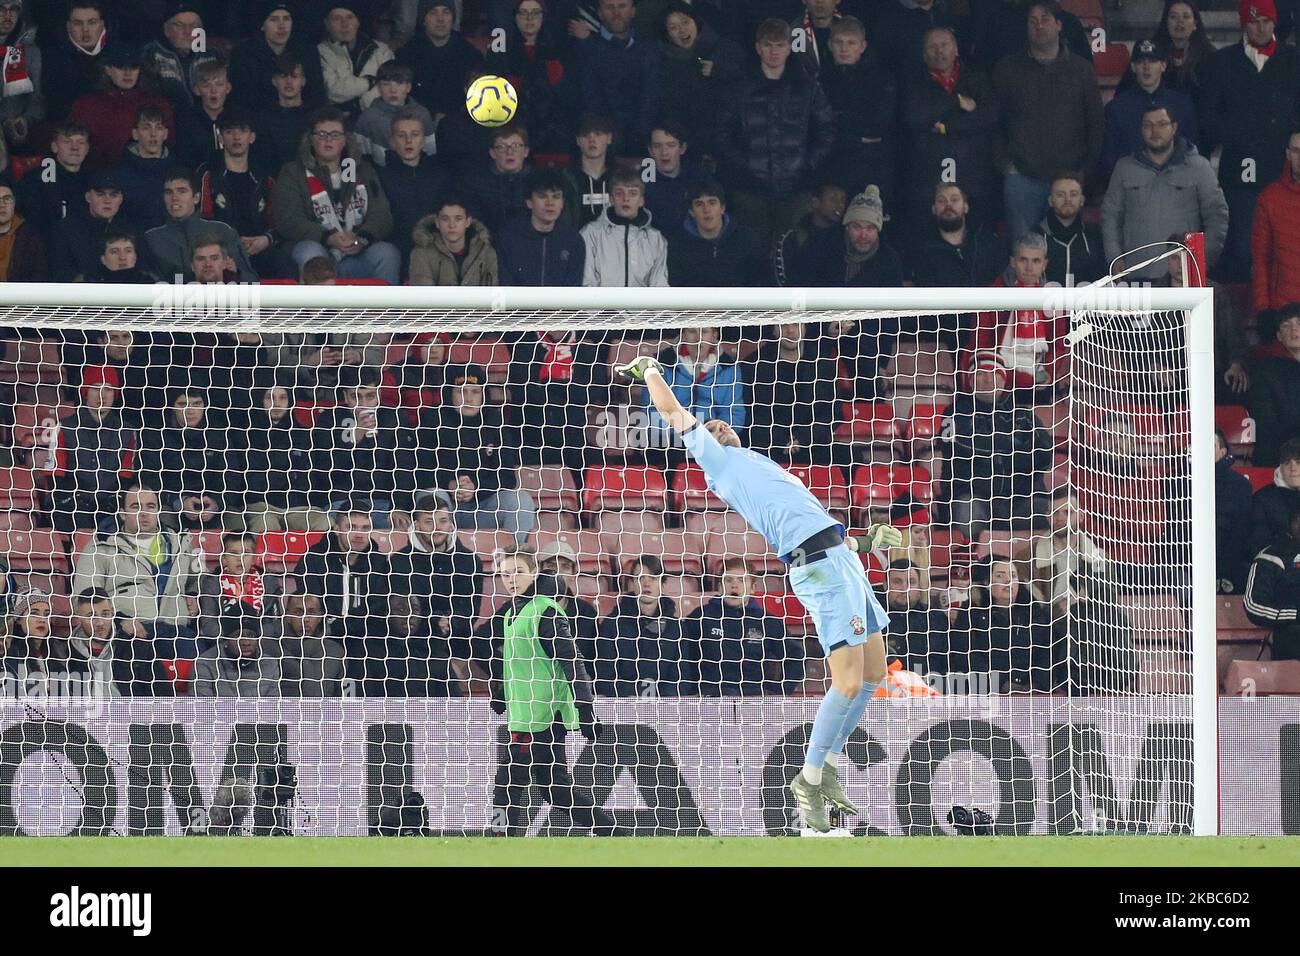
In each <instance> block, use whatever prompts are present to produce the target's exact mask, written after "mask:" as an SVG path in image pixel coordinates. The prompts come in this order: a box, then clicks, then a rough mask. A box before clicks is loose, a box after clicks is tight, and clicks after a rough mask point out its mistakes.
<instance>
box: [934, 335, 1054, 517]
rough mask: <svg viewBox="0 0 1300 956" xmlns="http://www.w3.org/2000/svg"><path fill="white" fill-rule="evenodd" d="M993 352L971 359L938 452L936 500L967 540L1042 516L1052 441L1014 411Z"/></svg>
mask: <svg viewBox="0 0 1300 956" xmlns="http://www.w3.org/2000/svg"><path fill="white" fill-rule="evenodd" d="M1009 382H1010V375H1009V374H1008V369H1007V367H1006V364H1005V363H1004V362H1003V360H1002V356H1001V355H1000V354H999V353H998V352H997V351H996V350H993V349H982V350H979V351H977V352H975V353H974V355H973V356H972V357H971V362H970V365H969V376H968V383H969V384H968V385H967V387H966V388H964V389H963V390H962V391H961V392H959V393H958V394H957V395H956V397H955V398H954V399H953V401H952V403H951V404H950V405H949V406H948V407H947V409H945V410H944V427H943V428H942V429H941V431H940V441H939V446H940V449H941V455H942V458H943V460H944V462H943V474H944V476H945V477H946V479H947V481H946V482H945V484H944V486H943V488H942V491H941V493H940V495H939V497H938V498H937V499H936V500H937V501H938V502H939V503H940V504H941V505H942V506H943V507H942V510H944V511H946V512H947V516H948V521H949V524H950V526H951V527H952V528H953V530H955V531H960V532H961V533H962V534H964V535H965V536H966V538H967V539H968V540H972V541H973V540H975V539H976V538H978V537H979V535H980V533H981V532H982V531H986V530H988V529H989V528H992V527H997V528H1006V527H1024V526H1026V525H1029V524H1031V523H1032V522H1033V521H1034V520H1035V519H1036V518H1037V517H1039V516H1041V515H1043V514H1044V513H1045V511H1046V502H1045V498H1046V491H1047V489H1046V486H1045V485H1044V483H1043V476H1044V475H1045V474H1046V473H1047V472H1048V471H1049V470H1050V469H1051V467H1052V455H1053V445H1052V436H1051V435H1050V434H1049V433H1048V432H1047V430H1046V429H1045V428H1044V427H1043V426H1042V424H1041V423H1040V422H1039V421H1038V419H1037V418H1036V417H1035V415H1034V412H1033V409H1030V408H1021V407H1018V406H1017V405H1016V401H1015V398H1014V397H1013V395H1012V394H1011V392H1010V390H1009V389H1008V388H1007V386H1008V384H1009Z"/></svg>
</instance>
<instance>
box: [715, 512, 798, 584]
mask: <svg viewBox="0 0 1300 956" xmlns="http://www.w3.org/2000/svg"><path fill="white" fill-rule="evenodd" d="M718 517H719V518H722V519H724V520H723V521H720V522H718V523H717V524H716V525H712V526H710V530H709V533H708V534H706V535H705V537H704V548H705V553H706V555H707V558H708V568H707V570H708V571H709V573H710V574H720V573H721V571H722V562H723V561H724V560H725V559H726V558H744V559H745V560H746V561H748V562H749V566H750V567H751V568H752V569H753V571H754V573H755V574H766V573H768V572H773V573H775V572H778V571H783V570H785V565H784V564H782V563H781V559H780V558H779V557H777V555H775V554H773V553H772V550H771V548H769V547H768V544H767V542H766V541H765V540H764V539H763V536H762V535H761V534H759V533H758V532H757V531H755V530H753V529H752V528H750V527H749V525H748V524H746V523H745V519H744V518H741V517H740V515H738V514H736V513H735V512H730V511H729V512H727V513H726V514H724V515H719V516H718Z"/></svg>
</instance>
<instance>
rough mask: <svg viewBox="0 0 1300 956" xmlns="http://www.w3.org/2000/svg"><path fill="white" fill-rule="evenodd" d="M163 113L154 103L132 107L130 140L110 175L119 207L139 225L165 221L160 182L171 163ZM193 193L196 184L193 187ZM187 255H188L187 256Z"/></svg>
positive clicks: (163, 180) (159, 224) (163, 184)
mask: <svg viewBox="0 0 1300 956" xmlns="http://www.w3.org/2000/svg"><path fill="white" fill-rule="evenodd" d="M169 135H171V134H170V133H169V132H168V130H167V114H165V113H164V112H163V111H162V109H161V108H159V107H157V106H142V107H140V108H139V109H138V110H136V111H135V126H133V127H132V129H131V139H132V141H133V142H132V143H131V144H130V145H129V146H127V148H126V152H125V153H123V154H122V162H121V163H120V164H118V166H117V168H116V169H115V170H113V175H115V176H116V177H117V180H118V182H120V183H121V184H122V195H123V197H124V198H123V203H122V208H123V210H125V212H126V214H127V216H129V217H130V218H131V220H132V221H134V222H137V223H139V224H140V228H142V229H153V228H154V227H155V226H161V225H162V224H163V223H164V222H166V221H167V203H166V199H165V197H164V186H165V184H166V182H167V176H168V175H169V174H170V171H171V170H172V169H173V167H174V166H175V160H174V159H172V151H171V148H170V147H169V146H168V145H167V138H168V136H169ZM195 190H196V195H197V186H196V187H195ZM187 258H188V257H187Z"/></svg>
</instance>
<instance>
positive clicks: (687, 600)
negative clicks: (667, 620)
mask: <svg viewBox="0 0 1300 956" xmlns="http://www.w3.org/2000/svg"><path fill="white" fill-rule="evenodd" d="M663 593H664V597H668V598H672V600H673V603H674V604H676V605H677V616H678V617H679V618H684V617H689V616H690V615H691V614H692V613H693V612H694V611H695V610H696V609H697V608H699V606H700V604H702V603H703V601H704V595H703V594H702V593H701V592H700V580H699V578H697V577H693V576H689V575H688V576H684V577H678V576H677V575H675V574H666V575H664V579H663Z"/></svg>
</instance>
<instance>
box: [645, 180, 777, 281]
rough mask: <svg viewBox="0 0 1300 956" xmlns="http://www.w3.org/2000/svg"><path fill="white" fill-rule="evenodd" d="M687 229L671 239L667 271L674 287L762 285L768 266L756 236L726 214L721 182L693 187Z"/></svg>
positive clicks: (709, 182)
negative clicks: (755, 239) (764, 270)
mask: <svg viewBox="0 0 1300 956" xmlns="http://www.w3.org/2000/svg"><path fill="white" fill-rule="evenodd" d="M690 204H691V211H690V218H689V219H688V220H687V221H686V229H685V230H684V231H683V232H682V233H680V234H679V235H676V236H673V237H672V238H670V239H669V240H668V273H669V275H671V276H672V277H673V285H674V286H713V287H720V286H753V285H762V281H761V276H762V273H763V267H764V265H765V263H764V260H763V255H762V253H761V252H760V251H759V248H758V244H757V243H756V242H755V241H754V237H753V236H752V235H751V234H750V233H749V230H747V229H746V228H745V227H744V226H743V225H740V224H739V223H737V222H736V221H735V220H734V219H732V218H731V216H729V215H727V197H726V192H725V191H724V190H723V188H722V186H721V184H719V183H716V182H712V181H705V182H702V183H700V184H699V185H698V186H695V187H693V188H692V189H691V192H690Z"/></svg>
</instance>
